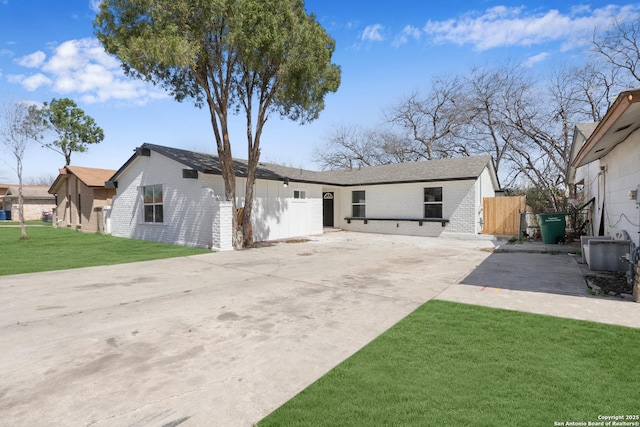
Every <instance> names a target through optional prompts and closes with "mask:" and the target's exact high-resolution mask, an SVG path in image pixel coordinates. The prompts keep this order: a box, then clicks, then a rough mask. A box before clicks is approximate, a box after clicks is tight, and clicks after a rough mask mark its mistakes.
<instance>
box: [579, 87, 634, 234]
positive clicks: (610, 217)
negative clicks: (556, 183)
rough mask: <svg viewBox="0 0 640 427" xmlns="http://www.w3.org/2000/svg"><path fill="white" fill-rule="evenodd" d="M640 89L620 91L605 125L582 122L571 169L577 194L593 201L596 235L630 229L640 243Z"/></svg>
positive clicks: (592, 211)
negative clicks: (639, 191) (584, 123)
mask: <svg viewBox="0 0 640 427" xmlns="http://www.w3.org/2000/svg"><path fill="white" fill-rule="evenodd" d="M639 129H640V89H633V90H629V91H625V92H622V93H620V95H619V96H618V98H617V99H616V101H615V103H614V104H613V105H612V106H611V107H610V108H609V110H608V111H607V113H606V115H605V116H604V118H603V119H602V121H601V122H599V123H594V124H589V125H578V126H576V130H575V132H574V139H573V146H572V151H571V162H570V166H569V169H568V178H569V184H570V188H571V192H572V195H571V196H572V197H574V198H576V199H578V201H579V203H580V202H584V203H586V202H589V201H591V200H593V202H592V204H591V205H590V206H589V212H590V222H591V225H592V227H591V229H590V230H588V234H591V235H600V236H602V235H609V236H613V235H615V234H616V232H618V231H620V230H622V231H626V232H627V234H628V235H629V237H630V239H631V240H632V241H633V242H634V243H635V244H636V245H639V244H640V242H639V240H638V239H639V234H638V233H639V232H640V210H639V209H638V207H639V205H638V190H640V188H639V186H640V132H638V130H639Z"/></svg>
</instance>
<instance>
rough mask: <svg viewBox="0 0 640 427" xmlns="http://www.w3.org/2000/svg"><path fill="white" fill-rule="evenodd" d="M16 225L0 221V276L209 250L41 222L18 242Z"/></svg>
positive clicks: (118, 262) (34, 223) (193, 253)
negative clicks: (125, 237)
mask: <svg viewBox="0 0 640 427" xmlns="http://www.w3.org/2000/svg"><path fill="white" fill-rule="evenodd" d="M11 225H14V226H11ZM15 225H17V223H11V222H3V223H0V254H1V255H0V276H3V275H8V274H20V273H34V272H38V271H51V270H64V269H68V268H78V267H90V266H96V265H111V264H122V263H127V262H135V261H147V260H152V259H160V258H171V257H179V256H186V255H195V254H202V253H210V252H211V251H210V250H208V249H198V248H188V247H184V246H175V245H168V244H164V243H155V242H147V241H142V240H133V239H124V238H121V237H113V236H105V235H102V234H96V233H82V232H79V231H72V230H69V229H63V228H53V227H51V225H50V224H48V223H43V222H30V223H28V226H27V237H28V239H27V240H26V241H21V240H20V228H19V227H16V226H15Z"/></svg>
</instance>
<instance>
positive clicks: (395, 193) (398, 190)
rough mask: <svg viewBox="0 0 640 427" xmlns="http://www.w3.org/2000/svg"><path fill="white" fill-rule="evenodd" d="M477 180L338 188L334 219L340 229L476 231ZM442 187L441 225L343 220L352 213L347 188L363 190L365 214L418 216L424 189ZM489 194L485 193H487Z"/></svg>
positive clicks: (425, 233) (421, 232)
mask: <svg viewBox="0 0 640 427" xmlns="http://www.w3.org/2000/svg"><path fill="white" fill-rule="evenodd" d="M479 185H480V184H479V180H477V181H471V180H469V181H443V182H429V183H410V184H389V185H370V186H360V187H345V188H341V189H340V191H339V193H336V198H339V199H340V200H339V206H340V210H339V215H338V217H337V218H336V223H337V224H339V226H340V227H341V228H342V229H344V230H350V231H360V232H370V233H385V234H408V235H417V236H431V237H435V236H439V235H440V234H441V233H443V232H446V233H466V234H476V233H477V232H478V221H479V217H478V212H479V207H478V205H477V202H476V201H477V198H476V193H477V192H478V191H479V190H478V188H479V187H478V186H479ZM426 187H442V192H443V196H442V198H443V202H442V215H443V217H444V218H445V219H449V222H448V223H447V224H446V225H445V226H444V227H443V226H442V223H441V222H423V223H422V226H420V225H419V223H418V222H413V221H412V222H409V221H368V223H367V224H364V221H362V220H352V221H351V223H350V224H349V223H347V221H346V220H345V219H344V218H345V217H350V216H352V211H351V210H352V203H351V192H352V191H360V190H364V191H365V194H366V196H365V197H366V208H365V209H366V216H367V217H370V218H415V219H418V218H422V217H423V215H424V189H425V188H426ZM487 197H489V196H487Z"/></svg>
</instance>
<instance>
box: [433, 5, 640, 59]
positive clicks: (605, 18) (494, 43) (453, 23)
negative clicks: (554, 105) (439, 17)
mask: <svg viewBox="0 0 640 427" xmlns="http://www.w3.org/2000/svg"><path fill="white" fill-rule="evenodd" d="M639 16H640V5H627V6H615V5H609V6H605V7H602V8H599V9H595V10H591V9H590V8H588V7H576V8H573V9H571V11H570V12H569V13H567V14H563V13H560V12H559V11H558V10H555V9H552V10H549V11H547V12H545V13H542V14H535V13H529V12H528V11H527V10H526V9H524V8H522V7H518V8H515V7H505V6H497V7H494V8H491V9H487V10H486V11H485V12H484V13H482V14H468V15H465V16H463V17H462V18H460V19H457V20H453V19H451V20H447V21H428V22H427V24H426V25H425V26H424V28H423V31H424V32H425V33H426V34H429V35H431V36H432V37H433V40H434V41H435V42H437V43H454V44H458V45H466V44H470V45H473V46H474V48H475V49H476V50H479V51H483V50H488V49H493V48H498V47H508V46H531V45H537V44H543V43H548V42H561V43H562V45H563V49H568V48H570V47H574V46H577V45H584V44H588V43H589V41H590V40H591V33H592V32H593V30H594V28H596V27H598V28H599V29H602V28H607V27H609V26H610V25H611V24H612V22H613V21H614V20H618V21H620V22H623V21H628V20H631V19H638V17H639Z"/></svg>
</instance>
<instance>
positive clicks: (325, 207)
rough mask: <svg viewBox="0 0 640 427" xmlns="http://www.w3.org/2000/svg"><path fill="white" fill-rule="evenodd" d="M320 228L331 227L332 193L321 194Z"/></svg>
mask: <svg viewBox="0 0 640 427" xmlns="http://www.w3.org/2000/svg"><path fill="white" fill-rule="evenodd" d="M322 226H323V227H333V193H322Z"/></svg>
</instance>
